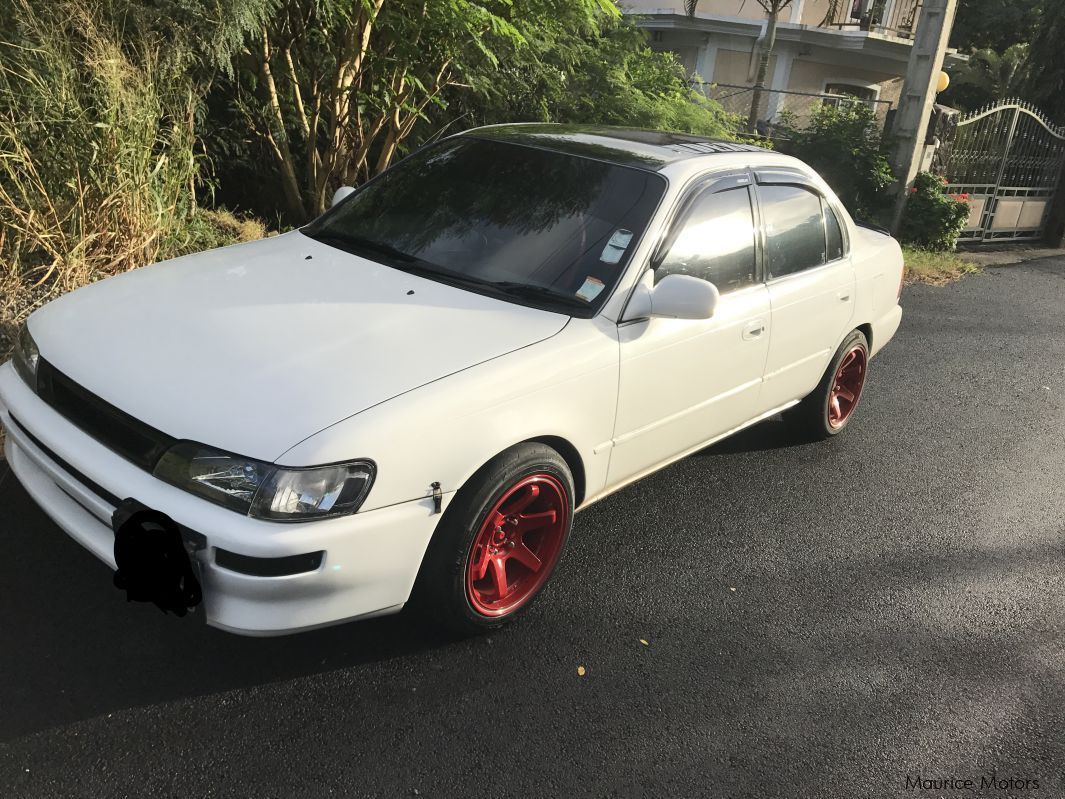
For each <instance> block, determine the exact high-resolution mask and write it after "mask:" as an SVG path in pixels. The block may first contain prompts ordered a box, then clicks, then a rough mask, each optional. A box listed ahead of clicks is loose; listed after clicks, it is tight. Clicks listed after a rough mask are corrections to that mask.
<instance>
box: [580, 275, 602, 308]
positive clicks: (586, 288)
mask: <svg viewBox="0 0 1065 799" xmlns="http://www.w3.org/2000/svg"><path fill="white" fill-rule="evenodd" d="M605 287H606V284H604V283H603V281H602V280H600V279H599V278H595V277H589V278H585V280H584V285H582V286H581V287H580V288H579V289H577V296H578V297H580V298H581V299H582V300H584V301H585V302H591V301H592V300H594V299H595V298H596V297H598V296H599V292H600V291H602V290H603V289H604V288H605Z"/></svg>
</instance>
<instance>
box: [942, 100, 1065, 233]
mask: <svg viewBox="0 0 1065 799" xmlns="http://www.w3.org/2000/svg"><path fill="white" fill-rule="evenodd" d="M1063 164H1065V128H1059V127H1056V126H1055V125H1053V124H1051V123H1050V122H1049V120H1047V118H1046V116H1044V115H1043V113H1042V112H1040V111H1039V110H1038V109H1036V108H1034V107H1033V106H1031V105H1030V104H1028V103H1025V102H1022V101H1020V100H1007V101H1005V102H1002V103H999V104H997V105H995V106H993V107H990V108H986V109H984V110H982V111H977V112H975V113H972V114H969V115H968V116H966V117H963V118H962V119H961V121H959V122H958V128H957V133H956V134H955V138H954V142H953V144H952V146H951V149H950V154H949V155H948V156H947V176H948V178H949V179H950V184H949V186H948V191H949V192H950V193H951V194H953V195H955V196H962V197H964V198H965V199H967V200H968V202H969V207H970V209H971V210H970V213H969V222H968V225H967V227H966V229H965V231H964V232H963V233H962V234H961V238H962V240H963V241H966V240H968V241H973V242H983V241H1002V240H1009V241H1028V240H1032V239H1040V238H1042V236H1043V229H1044V228H1045V226H1046V219H1047V213H1048V211H1049V209H1050V204H1051V200H1052V199H1053V197H1054V192H1055V190H1056V189H1057V187H1058V180H1059V179H1060V177H1061V174H1062V165H1063Z"/></svg>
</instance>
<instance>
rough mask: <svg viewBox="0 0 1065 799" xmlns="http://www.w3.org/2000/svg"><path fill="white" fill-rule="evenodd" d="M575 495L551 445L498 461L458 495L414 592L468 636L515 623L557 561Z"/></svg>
mask: <svg viewBox="0 0 1065 799" xmlns="http://www.w3.org/2000/svg"><path fill="white" fill-rule="evenodd" d="M573 496H574V490H573V476H572V474H571V473H570V470H569V467H568V466H567V464H566V462H565V460H563V458H562V457H561V456H560V455H559V454H558V453H557V452H555V450H553V449H551V448H550V447H548V446H546V445H544V444H539V443H526V444H519V445H517V446H515V447H511V448H510V449H508V450H506V451H505V452H503V453H500V454H499V455H497V456H496V457H495V458H493V459H492V460H491V461H489V462H488V463H487V464H485V465H484V466H483V467H481V469H480V470H478V472H477V473H476V474H475V475H474V476H473V477H472V478H470V480H469V482H467V484H466V485H464V486H463V487H462V488H461V489H459V491H458V493H457V494H456V496H455V499H454V500H453V501H452V502H451V504H450V505H449V507H448V509H447V511H446V512H445V514H444V518H443V519H442V520H441V522H440V526H439V527H438V528H437V530H436V533H435V534H434V535H433V539H432V541H431V542H430V543H429V549H428V551H427V552H426V555H425V560H424V561H423V563H422V568H421V573H420V575H419V578H418V586H417V587H416V591H417V593H418V599H419V600H420V601H421V604H422V605H423V607H424V608H425V609H426V610H427V611H428V612H429V613H430V614H431V615H432V616H433V617H435V619H436V620H437V621H439V622H440V623H442V624H443V625H445V626H446V627H448V628H450V629H451V630H453V631H455V632H458V633H460V634H464V635H470V634H474V633H481V632H488V631H491V630H496V629H498V628H500V627H502V626H503V625H504V624H507V623H508V622H510V621H512V620H513V619H514V618H515V617H516V616H517V615H518V614H519V613H520V612H522V611H524V610H525V609H526V608H527V607H529V605H530V604H531V603H532V602H533V601H534V600H535V599H536V597H537V596H538V595H539V594H540V592H541V591H542V590H543V588H544V586H545V585H546V584H547V581H548V579H549V578H550V576H551V573H552V572H553V571H554V568H555V565H556V564H557V563H558V559H559V556H560V555H561V554H562V549H563V547H564V546H565V544H566V540H567V538H568V537H569V531H570V527H571V526H572V523H573Z"/></svg>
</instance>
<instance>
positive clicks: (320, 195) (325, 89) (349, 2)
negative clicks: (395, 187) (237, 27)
mask: <svg viewBox="0 0 1065 799" xmlns="http://www.w3.org/2000/svg"><path fill="white" fill-rule="evenodd" d="M515 5H516V4H514V3H513V2H512V0H491V2H476V0H447V2H441V1H440V0H331V2H323V1H322V0H286V2H285V4H284V5H283V6H282V8H281V9H280V10H279V12H278V13H277V14H276V15H275V16H274V17H273V19H271V20H270V22H269V23H268V24H265V25H263V26H262V27H261V28H260V29H259V30H258V31H257V32H256V33H255V35H254V36H253V37H250V39H249V41H248V44H247V48H246V51H245V53H244V57H243V59H242V63H241V66H242V69H241V71H240V74H239V76H238V79H237V81H236V84H235V85H234V86H233V87H232V90H231V91H232V94H233V96H234V97H235V98H236V104H237V107H238V109H239V110H240V112H241V114H242V116H243V119H244V120H245V121H246V124H247V125H249V126H250V127H251V128H252V130H253V131H254V133H255V135H256V137H257V138H258V139H259V140H260V141H261V142H263V143H264V145H265V146H266V149H267V152H269V154H270V156H271V157H272V160H273V162H274V164H275V166H276V168H277V172H278V174H279V176H280V182H281V189H282V191H283V195H284V197H285V203H286V207H287V210H288V215H289V217H290V218H291V219H292V220H293V221H300V220H303V219H306V218H308V217H312V216H315V215H317V214H318V213H321V212H322V211H323V210H324V209H325V208H326V207H327V205H328V200H329V196H330V195H331V193H332V191H333V189H335V187H336V186H338V185H340V184H342V183H345V184H354V183H358V182H361V181H364V180H366V179H368V178H370V177H372V176H373V175H376V174H377V173H379V172H381V171H382V170H384V169H385V168H387V167H388V165H389V164H390V163H392V161H393V159H394V158H395V157H396V155H397V154H398V153H399V152H400V151H401V149H402V147H403V146H404V142H405V141H406V140H407V139H408V138H409V137H410V136H411V134H412V133H413V132H414V130H415V129H416V127H417V125H418V123H419V122H420V121H422V120H424V119H425V118H426V116H427V113H428V111H429V110H430V109H431V108H433V107H434V106H439V105H441V104H442V103H444V102H445V99H444V98H445V96H446V94H447V93H448V92H449V91H450V90H453V89H457V88H460V87H461V88H464V89H467V90H469V89H474V88H475V87H477V86H478V85H481V84H483V83H485V82H488V81H490V80H491V77H492V75H491V73H492V72H494V71H495V70H496V69H497V68H498V67H499V66H500V64H501V63H502V61H503V58H504V57H511V56H513V55H514V54H515V53H520V52H521V51H522V50H523V49H524V48H526V47H527V46H529V41H528V39H527V38H526V37H525V35H524V34H523V33H522V29H521V28H522V26H521V25H519V24H518V22H517V17H518V15H519V11H518V10H517V9H516V7H515ZM548 5H550V6H551V7H552V8H554V9H556V10H557V9H559V8H561V7H562V6H563V5H564V4H563V3H562V2H561V1H560V0H558V1H557V2H553V3H548V2H546V0H531V2H529V3H522V4H521V6H520V8H521V14H525V13H526V12H527V11H529V12H530V13H535V12H536V11H537V10H542V9H543V8H544V7H545V6H548ZM565 5H566V6H567V7H568V9H569V11H567V13H568V14H570V15H577V16H578V17H583V18H585V19H592V18H594V17H596V16H597V15H608V16H616V15H618V14H619V12H618V10H617V7H616V6H615V5H614V3H613V2H611V1H610V0H576V1H575V2H571V3H568V4H565Z"/></svg>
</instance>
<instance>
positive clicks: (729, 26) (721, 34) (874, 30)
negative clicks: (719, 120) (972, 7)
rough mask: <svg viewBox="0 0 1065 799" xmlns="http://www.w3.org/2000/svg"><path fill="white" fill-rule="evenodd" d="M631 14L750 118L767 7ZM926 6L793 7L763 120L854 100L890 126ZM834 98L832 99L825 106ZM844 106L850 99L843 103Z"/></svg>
mask: <svg viewBox="0 0 1065 799" xmlns="http://www.w3.org/2000/svg"><path fill="white" fill-rule="evenodd" d="M621 5H622V7H623V9H624V11H625V12H626V13H628V14H633V15H636V16H637V24H638V25H640V27H642V28H645V29H646V30H647V31H648V32H649V33H650V38H651V45H652V47H654V48H655V49H658V50H670V51H672V52H674V53H676V54H677V57H678V59H679V60H680V62H681V63H682V64H683V65H684V67H685V69H687V71H688V72H689V74H691V75H692V76H693V77H696V78H697V79H699V80H702V81H705V82H706V86H705V90H706V92H707V94H708V95H709V96H711V97H714V98H715V99H717V100H719V101H721V102H722V104H723V105H724V106H725V107H726V109H727V110H729V111H733V112H735V113H739V114H743V115H744V116H746V115H747V112H748V110H749V108H750V103H751V92H750V88H749V87H751V86H753V84H754V82H755V78H756V70H757V68H758V60H759V57H760V48H761V44H762V42H763V39H764V36H765V30H766V24H767V20H766V12H765V10H764V9H763V8H762V6H761V5H760V4H759V3H758V2H757V0H700V2H698V3H696V8H695V15H694V16H689V15H688V14H687V11H686V10H685V5H686V3H685V2H683V0H673V2H672V3H670V2H663V0H622V3H621ZM920 9H921V0H793V1H792V3H791V4H790V5H789V6H788V7H787V8H785V9H784V10H783V11H782V12H781V15H780V18H779V20H778V29H777V42H776V46H775V47H774V49H773V57H772V59H771V60H770V64H769V73H768V75H767V77H766V88H767V89H768V90H769V91H768V92H767V94H766V96H765V97H764V98H763V101H762V104H761V106H760V110H759V119H761V120H768V121H770V122H773V121H776V120H778V119H779V118H780V114H781V112H783V111H788V112H790V113H791V114H793V115H794V116H796V117H798V118H799V121H801V118H802V117H803V116H805V115H806V114H808V112H809V110H810V108H812V107H813V106H814V105H815V104H816V103H817V102H821V101H825V100H827V101H829V102H832V98H833V97H837V96H839V97H843V96H851V97H857V98H860V99H862V100H864V101H866V102H868V103H870V105H872V106H873V107H874V108H875V109H876V110H877V112H878V116H879V117H880V118H881V121H882V122H883V121H884V119H885V118H886V116H887V113H888V112H889V111H890V110H891V109H892V108H894V107H895V106H897V104H898V99H899V95H900V92H901V89H902V81H903V77H904V76H905V74H906V66H907V63H908V61H909V58H910V50H911V48H912V46H913V37H914V33H915V29H916V26H917V21H918V19H919V17H920ZM822 95H829V97H822ZM841 101H842V100H841Z"/></svg>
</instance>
